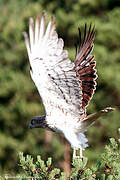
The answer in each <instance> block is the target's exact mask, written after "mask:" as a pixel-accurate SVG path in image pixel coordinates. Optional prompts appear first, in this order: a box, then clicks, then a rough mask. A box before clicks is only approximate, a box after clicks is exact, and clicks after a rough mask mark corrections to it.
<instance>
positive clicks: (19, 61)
mask: <svg viewBox="0 0 120 180" xmlns="http://www.w3.org/2000/svg"><path fill="white" fill-rule="evenodd" d="M44 9H45V10H46V11H47V15H48V20H49V18H50V16H51V15H53V14H54V15H55V20H56V25H57V31H58V34H59V37H62V38H63V39H64V42H65V49H68V51H69V57H70V58H71V59H72V60H74V56H75V48H74V44H75V42H76V41H77V38H78V32H77V28H78V27H81V28H82V29H83V28H84V24H85V23H86V22H87V24H88V25H89V24H90V23H91V22H92V24H93V25H94V24H95V27H96V40H95V48H94V52H93V54H95V59H96V61H97V72H98V76H99V78H98V80H97V83H98V86H97V90H96V93H95V95H94V97H93V99H92V102H91V103H90V105H89V107H88V114H89V113H92V112H94V111H98V110H100V109H102V108H104V107H106V106H118V108H117V110H116V111H115V112H114V113H111V114H109V115H108V116H107V117H103V118H101V119H100V120H99V121H98V122H97V123H96V124H95V126H93V127H90V128H89V129H88V131H87V137H88V139H89V145H90V147H89V148H88V149H86V151H85V152H84V155H85V156H87V157H88V158H89V162H95V161H96V159H97V158H98V156H99V152H101V151H103V145H104V144H105V143H107V142H108V139H109V137H111V136H112V137H113V134H114V136H117V133H116V130H117V128H118V127H119V124H120V119H119V117H120V106H119V105H120V2H119V0H104V1H101V0H97V1H96V0H92V1H90V0H78V1H75V0H65V1H64V0H61V1H56V0H51V1H49V0H0V12H1V15H0V174H4V173H8V172H10V173H11V172H12V173H16V172H17V171H18V167H17V166H16V164H17V160H18V156H17V154H18V152H19V151H23V152H24V153H25V154H31V155H32V156H33V157H34V156H36V155H38V154H40V155H41V156H42V158H43V159H44V160H46V159H47V158H48V157H49V156H51V157H53V159H54V162H53V163H54V164H56V166H57V167H61V162H62V161H63V152H64V149H63V145H62V143H61V141H60V140H59V135H56V134H55V135H53V137H52V141H51V144H50V146H49V147H46V145H45V143H44V136H45V131H44V130H41V129H35V130H30V129H29V122H30V120H31V118H32V117H34V116H36V115H40V114H43V113H44V108H43V106H42V102H41V100H40V98H39V95H38V92H37V90H36V87H35V85H34V84H33V82H32V80H31V78H30V75H29V63H28V57H27V51H26V49H25V44H24V39H23V36H22V32H23V31H28V19H29V17H31V16H33V17H35V15H36V14H38V13H39V14H41V13H42V11H43V10H44ZM53 152H54V153H53Z"/></svg>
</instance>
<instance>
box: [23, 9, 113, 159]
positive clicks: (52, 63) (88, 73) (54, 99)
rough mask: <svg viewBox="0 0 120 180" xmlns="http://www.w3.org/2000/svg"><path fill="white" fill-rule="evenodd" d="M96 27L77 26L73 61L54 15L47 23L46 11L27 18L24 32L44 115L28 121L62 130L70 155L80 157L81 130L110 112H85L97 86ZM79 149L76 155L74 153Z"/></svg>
mask: <svg viewBox="0 0 120 180" xmlns="http://www.w3.org/2000/svg"><path fill="white" fill-rule="evenodd" d="M94 29H95V28H94V27H92V25H90V26H89V28H88V29H87V25H85V28H84V34H83V38H82V35H81V34H82V33H81V30H80V28H79V43H78V45H77V47H76V55H75V61H74V62H72V61H71V60H70V59H69V57H68V52H67V50H64V42H63V40H62V39H61V38H58V34H57V32H56V25H55V22H54V17H53V16H52V17H51V20H50V22H49V23H48V25H47V26H46V13H45V12H43V13H42V17H41V19H40V17H39V15H38V16H37V17H36V20H35V24H34V21H33V19H32V18H30V21H29V37H28V35H27V33H26V32H23V35H24V38H25V44H26V48H27V52H28V56H29V62H30V74H31V77H32V79H33V81H34V83H35V85H36V87H37V89H38V91H39V94H40V96H41V98H42V102H43V105H44V107H45V112H46V115H43V116H36V117H34V118H33V119H32V120H31V124H30V127H31V128H46V129H47V130H52V131H56V132H60V133H63V134H64V136H65V138H66V139H67V140H68V141H69V143H70V144H71V147H72V148H73V157H74V158H82V150H84V149H85V148H86V147H87V146H88V140H87V138H86V137H85V134H84V132H85V131H86V129H87V127H88V126H89V125H91V124H92V123H93V122H94V121H95V120H96V119H98V118H99V117H100V116H102V115H103V114H106V113H107V112H109V111H112V110H113V108H111V107H108V108H105V109H103V110H101V111H99V112H97V113H94V114H91V115H88V116H87V114H86V107H87V106H88V104H89V102H90V100H91V98H92V96H93V94H94V91H95V89H96V78H97V75H96V70H95V65H96V62H95V61H94V56H93V55H91V52H92V50H93V41H94V38H95V30H94ZM76 150H80V151H79V156H77V154H76Z"/></svg>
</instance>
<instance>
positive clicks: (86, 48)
mask: <svg viewBox="0 0 120 180" xmlns="http://www.w3.org/2000/svg"><path fill="white" fill-rule="evenodd" d="M94 38H95V31H94V27H93V29H92V27H91V25H90V27H89V30H88V33H87V25H86V24H85V30H84V37H83V40H82V37H81V31H80V29H79V43H78V47H76V58H75V71H76V75H77V77H78V78H79V80H80V82H81V85H82V96H83V99H82V107H83V108H85V107H86V106H87V105H88V103H89V102H90V100H91V98H92V96H93V94H94V91H95V89H96V81H95V80H96V78H97V75H96V70H95V66H96V62H95V61H94V56H92V55H91V52H92V50H93V41H94Z"/></svg>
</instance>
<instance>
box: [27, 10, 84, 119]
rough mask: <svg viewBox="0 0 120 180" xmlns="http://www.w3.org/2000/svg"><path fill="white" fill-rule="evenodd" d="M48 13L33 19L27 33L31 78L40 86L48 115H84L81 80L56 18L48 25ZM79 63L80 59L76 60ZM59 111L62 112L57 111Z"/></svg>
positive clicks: (39, 89)
mask: <svg viewBox="0 0 120 180" xmlns="http://www.w3.org/2000/svg"><path fill="white" fill-rule="evenodd" d="M45 21H46V15H45V12H43V14H42V18H41V21H40V18H39V16H37V18H36V22H35V26H34V21H33V19H32V18H30V23H29V37H30V40H29V38H28V35H27V33H25V32H24V37H25V44H26V47H27V51H28V56H29V60H30V66H31V71H30V73H31V77H32V79H33V81H34V83H35V85H36V86H37V89H38V91H39V93H40V95H41V98H42V101H43V104H44V106H45V110H46V114H47V115H48V116H50V115H51V116H55V114H57V111H59V110H60V111H61V112H63V113H69V114H74V116H76V117H80V116H81V115H83V114H84V109H83V108H82V99H83V97H82V89H81V81H80V80H79V79H78V78H77V77H76V72H75V64H74V63H72V62H71V61H70V60H69V58H68V52H67V51H66V50H63V46H64V43H63V40H62V39H60V38H58V35H57V33H56V30H55V24H54V19H53V17H52V18H51V20H50V22H49V24H48V26H47V28H46V23H45ZM76 63H77V61H76ZM58 114H59V113H58Z"/></svg>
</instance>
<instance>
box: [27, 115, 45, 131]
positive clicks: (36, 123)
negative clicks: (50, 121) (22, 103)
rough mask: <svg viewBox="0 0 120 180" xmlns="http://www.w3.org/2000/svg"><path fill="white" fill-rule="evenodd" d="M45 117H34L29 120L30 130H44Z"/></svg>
mask: <svg viewBox="0 0 120 180" xmlns="http://www.w3.org/2000/svg"><path fill="white" fill-rule="evenodd" d="M44 124H45V116H36V117H34V118H33V119H32V120H31V123H30V128H31V129H32V128H44Z"/></svg>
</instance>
